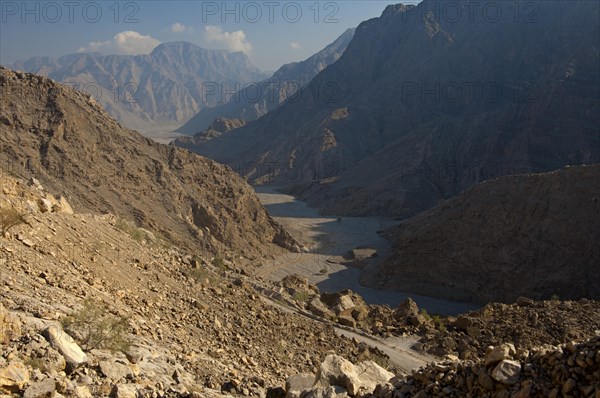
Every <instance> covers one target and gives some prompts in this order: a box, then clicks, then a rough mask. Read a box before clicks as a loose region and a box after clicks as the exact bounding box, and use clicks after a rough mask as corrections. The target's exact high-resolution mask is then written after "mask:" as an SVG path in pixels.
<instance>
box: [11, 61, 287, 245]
mask: <svg viewBox="0 0 600 398" xmlns="http://www.w3.org/2000/svg"><path fill="white" fill-rule="evenodd" d="M0 89H1V92H2V96H1V98H0V105H1V107H0V133H1V134H0V148H1V151H0V164H2V165H3V168H4V167H6V168H7V169H9V170H11V171H13V172H14V174H17V175H20V176H24V177H35V178H37V179H38V180H39V181H41V182H42V183H43V184H44V185H45V186H47V187H48V189H50V190H52V191H55V192H61V193H63V194H64V195H65V196H66V197H67V198H68V200H69V201H70V202H71V204H72V205H73V207H74V209H75V210H77V211H80V212H81V211H86V212H93V213H107V212H109V213H112V214H115V215H117V216H119V217H122V218H125V219H128V220H131V221H134V222H135V223H136V224H137V225H138V226H140V227H144V228H146V229H148V230H150V231H152V232H154V233H158V234H159V235H161V236H163V237H164V238H165V239H166V240H168V241H170V242H171V243H174V244H177V245H179V246H181V247H185V248H191V249H193V250H198V251H205V252H214V253H221V254H227V253H237V254H240V255H244V256H260V255H261V254H263V253H265V250H266V249H268V250H269V251H270V252H271V253H273V251H272V250H274V249H271V247H272V246H273V245H272V244H277V245H280V246H283V247H286V248H290V249H291V248H293V247H294V246H295V243H294V240H293V239H292V238H291V237H290V236H289V235H288V234H287V232H286V231H285V230H283V228H281V227H280V226H279V225H278V224H277V223H275V221H273V219H271V217H270V216H269V215H268V214H267V212H266V211H265V209H264V208H263V207H262V206H261V204H260V202H259V201H258V198H257V197H256V195H255V193H254V191H253V190H252V188H251V187H250V186H248V185H247V184H246V183H245V182H244V181H243V180H242V179H241V178H239V177H238V176H237V175H236V174H235V173H233V172H232V171H231V170H230V169H229V168H227V167H225V166H222V165H219V164H217V163H215V162H213V161H211V160H208V159H204V158H202V157H200V156H197V155H195V154H193V153H190V152H188V151H185V150H182V149H179V148H174V147H169V146H165V145H160V144H157V143H155V142H153V141H151V140H149V139H147V138H144V137H143V136H141V135H140V134H139V133H137V132H135V131H131V130H127V129H125V128H123V127H122V126H121V125H120V124H118V123H117V122H116V121H115V120H113V119H112V118H110V117H109V116H108V114H107V113H106V112H105V111H104V110H103V109H102V108H101V107H100V106H99V105H98V104H97V103H96V101H95V100H94V99H93V98H92V97H90V96H89V95H86V94H83V93H81V92H78V91H75V90H73V89H71V88H68V87H64V86H62V85H60V84H57V83H55V82H54V81H52V80H50V79H47V78H44V77H41V76H36V75H32V74H26V73H21V72H16V73H15V72H12V71H10V70H7V69H4V68H1V69H0Z"/></svg>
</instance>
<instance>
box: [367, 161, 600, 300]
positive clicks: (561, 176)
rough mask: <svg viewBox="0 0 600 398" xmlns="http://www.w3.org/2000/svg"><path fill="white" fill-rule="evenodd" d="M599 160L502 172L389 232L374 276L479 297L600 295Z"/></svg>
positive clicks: (385, 282) (430, 291)
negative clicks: (387, 251)
mask: <svg viewBox="0 0 600 398" xmlns="http://www.w3.org/2000/svg"><path fill="white" fill-rule="evenodd" d="M599 181H600V165H594V166H578V167H567V168H565V169H562V170H558V171H555V172H551V173H545V174H531V175H517V176H513V177H501V178H498V179H495V180H491V181H487V182H484V183H481V184H478V185H476V186H475V187H473V188H471V189H469V190H467V191H466V192H464V193H462V194H460V195H458V196H456V197H454V198H452V199H449V200H447V201H443V202H441V203H440V204H439V205H437V206H436V207H434V208H432V209H430V210H428V211H426V212H423V213H421V214H419V215H417V216H415V217H413V218H410V219H408V220H405V221H403V222H402V223H401V224H400V225H399V226H397V227H394V228H392V229H391V230H388V231H387V232H386V236H387V237H388V238H389V239H390V241H391V242H392V243H393V245H394V247H393V249H392V254H391V255H390V256H389V257H388V258H386V259H385V260H384V262H383V263H382V264H381V266H380V268H379V269H378V270H369V271H368V272H365V274H364V275H363V279H364V280H365V281H370V282H374V283H376V284H377V285H378V286H381V287H388V288H397V289H401V290H408V291H412V292H415V293H416V292H419V293H420V294H425V295H432V296H438V297H448V298H458V299H473V300H476V301H479V302H489V301H505V302H510V301H514V300H515V299H516V298H517V297H518V296H528V297H532V298H536V299H547V298H549V297H551V296H552V295H558V296H559V297H561V298H564V299H578V298H582V297H586V298H593V299H598V298H600V274H599V273H598V264H599V262H600V246H598V244H597V243H598V242H599V241H600V184H599V183H598V182H599Z"/></svg>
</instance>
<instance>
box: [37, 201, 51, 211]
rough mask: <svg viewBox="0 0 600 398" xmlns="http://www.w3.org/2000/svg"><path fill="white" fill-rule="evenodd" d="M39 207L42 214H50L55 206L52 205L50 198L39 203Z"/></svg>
mask: <svg viewBox="0 0 600 398" xmlns="http://www.w3.org/2000/svg"><path fill="white" fill-rule="evenodd" d="M38 206H39V208H40V211H41V212H42V213H50V212H52V206H53V204H52V201H51V200H50V199H48V198H41V199H40V200H39V201H38Z"/></svg>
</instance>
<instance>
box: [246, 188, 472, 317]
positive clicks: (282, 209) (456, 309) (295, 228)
mask: <svg viewBox="0 0 600 398" xmlns="http://www.w3.org/2000/svg"><path fill="white" fill-rule="evenodd" d="M255 190H256V192H257V195H258V197H259V199H260V200H261V202H262V204H263V205H264V206H265V208H266V209H267V210H268V212H269V214H270V215H271V216H272V217H274V218H275V219H276V220H277V222H279V223H280V224H281V225H283V226H284V228H286V230H287V231H289V232H290V233H291V234H292V236H294V238H296V239H297V240H298V241H299V242H301V244H303V245H304V246H305V248H306V250H307V252H306V253H291V254H286V255H283V256H276V257H275V259H274V260H273V261H272V262H269V263H267V264H264V265H263V266H262V267H260V268H259V269H257V271H256V272H255V275H256V276H258V277H262V278H265V279H269V280H273V281H279V280H281V279H283V278H284V277H286V276H287V275H292V274H297V275H301V276H304V277H306V278H308V280H309V282H310V283H314V284H316V285H317V286H318V287H319V289H320V290H321V291H325V292H336V291H340V290H343V289H351V290H352V291H354V292H356V293H358V294H360V295H361V296H362V297H363V298H364V299H365V301H366V302H367V303H369V304H387V305H389V306H391V307H392V308H394V307H396V306H397V305H398V304H399V303H401V302H403V301H404V300H406V299H407V298H408V297H411V298H412V299H413V300H415V302H417V304H418V305H419V307H422V308H425V309H427V311H429V312H431V313H437V314H442V315H456V314H459V313H465V312H468V311H470V310H474V309H476V308H478V306H477V305H474V304H472V303H463V302H456V301H450V300H442V299H436V298H432V297H426V296H420V295H416V294H412V293H406V292H400V291H394V290H381V289H374V288H370V287H365V286H362V285H361V284H360V283H359V277H360V273H361V270H360V267H357V266H356V263H353V262H352V261H349V259H348V253H349V251H351V250H353V249H356V248H359V247H360V248H365V247H366V248H370V249H374V250H376V251H377V257H375V258H372V259H369V260H368V261H365V262H364V263H363V264H361V265H367V266H368V267H371V266H373V265H375V264H376V262H377V261H379V260H381V259H383V258H384V257H385V256H386V255H387V254H388V253H389V252H390V246H389V242H388V241H387V240H385V239H384V238H383V237H381V236H380V235H379V234H378V233H377V232H378V231H380V230H382V229H385V228H387V227H390V226H392V225H394V220H392V219H389V218H381V217H344V218H336V217H324V216H321V215H320V214H319V211H318V209H314V208H310V207H308V206H307V204H306V203H304V202H301V201H298V200H296V199H295V198H294V197H293V196H290V195H285V194H282V193H279V192H277V191H276V190H275V188H273V187H255Z"/></svg>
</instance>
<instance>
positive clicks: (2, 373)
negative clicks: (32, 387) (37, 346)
mask: <svg viewBox="0 0 600 398" xmlns="http://www.w3.org/2000/svg"><path fill="white" fill-rule="evenodd" d="M28 382H29V371H28V370H27V367H26V366H25V365H23V363H21V362H13V363H9V364H8V366H6V367H4V368H0V392H1V391H7V392H12V393H16V392H19V391H21V390H23V387H24V386H25V384H27V383H28Z"/></svg>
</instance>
